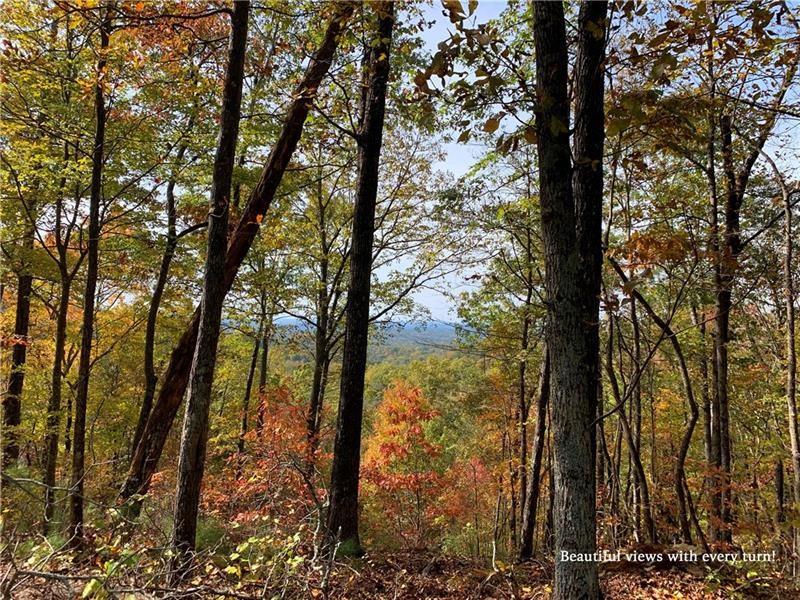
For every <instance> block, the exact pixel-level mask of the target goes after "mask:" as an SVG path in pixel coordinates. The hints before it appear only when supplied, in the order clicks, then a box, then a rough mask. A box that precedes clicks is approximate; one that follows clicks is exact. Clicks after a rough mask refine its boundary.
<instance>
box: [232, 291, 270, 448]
mask: <svg viewBox="0 0 800 600" xmlns="http://www.w3.org/2000/svg"><path fill="white" fill-rule="evenodd" d="M262 306H263V304H262ZM264 320H265V319H264V314H263V313H262V314H261V320H260V322H259V325H258V333H257V334H256V339H255V342H253V355H252V357H251V358H250V367H249V368H248V369H247V381H246V382H245V386H244V397H243V398H242V428H241V429H240V430H239V442H238V444H237V451H238V452H239V454H244V438H245V436H246V435H247V427H248V423H247V422H248V416H249V414H248V413H249V412H250V393H251V392H252V391H253V379H254V378H255V374H256V363H257V362H258V351H259V350H260V349H261V337H262V332H263V331H264Z"/></svg>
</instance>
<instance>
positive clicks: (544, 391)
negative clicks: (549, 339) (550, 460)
mask: <svg viewBox="0 0 800 600" xmlns="http://www.w3.org/2000/svg"><path fill="white" fill-rule="evenodd" d="M549 401H550V353H549V352H548V351H547V346H545V349H544V356H542V366H541V371H540V373H539V395H538V399H537V404H536V432H535V433H534V438H533V460H532V461H531V476H530V479H528V481H527V486H528V489H527V491H526V493H525V505H524V507H523V512H522V530H521V531H520V539H519V551H518V554H517V558H518V560H520V561H524V560H528V559H530V558H532V556H533V536H534V532H535V531H536V513H537V511H538V508H539V496H540V489H539V488H540V486H541V481H542V457H543V456H544V442H545V435H546V433H547V405H548V403H549Z"/></svg>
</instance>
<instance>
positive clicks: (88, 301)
mask: <svg viewBox="0 0 800 600" xmlns="http://www.w3.org/2000/svg"><path fill="white" fill-rule="evenodd" d="M101 10H102V12H103V16H102V22H101V24H100V51H99V53H98V56H99V58H98V60H97V81H96V83H95V90H94V105H95V106H94V108H95V134H94V147H93V150H92V179H91V184H90V197H89V232H88V233H89V240H88V242H87V255H86V261H87V262H86V287H85V289H84V294H83V327H82V330H81V350H80V358H79V362H78V382H77V386H76V392H75V423H74V434H73V439H72V477H71V481H70V490H69V506H70V521H69V523H70V524H69V535H70V540H71V541H70V544H71V545H72V546H73V547H78V546H80V545H82V544H83V490H84V483H85V482H84V476H85V460H86V457H85V452H86V404H87V401H88V398H89V374H90V373H89V372H90V370H91V362H92V338H93V337H94V308H95V295H96V292H97V277H98V258H99V257H98V250H99V246H100V203H101V202H102V195H103V164H104V161H105V156H104V150H105V138H106V104H105V96H104V92H103V79H104V77H105V74H106V73H105V71H106V51H107V49H108V42H109V36H110V34H111V12H110V10H109V8H108V7H105V8H102V9H101Z"/></svg>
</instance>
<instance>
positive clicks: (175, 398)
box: [120, 2, 354, 499]
mask: <svg viewBox="0 0 800 600" xmlns="http://www.w3.org/2000/svg"><path fill="white" fill-rule="evenodd" d="M353 10H354V4H353V3H352V2H341V3H338V4H337V7H336V11H335V13H334V14H333V16H332V17H331V20H330V22H329V23H328V27H327V30H326V32H325V35H324V37H323V40H322V42H321V43H320V46H319V48H318V50H317V52H316V54H315V56H314V58H313V59H312V60H311V61H310V63H309V65H308V67H307V69H306V73H305V75H304V77H303V79H302V81H301V82H300V84H299V85H298V87H297V88H296V90H295V92H294V94H293V98H294V100H293V102H292V103H291V105H290V106H289V110H288V112H287V115H286V118H285V119H284V123H283V127H282V129H281V133H280V135H279V136H278V140H277V141H276V143H275V145H274V147H273V149H272V152H271V154H270V156H269V158H268V159H267V163H266V165H265V166H264V170H263V171H262V173H261V178H260V179H259V182H258V184H257V185H256V187H255V188H254V189H253V191H252V193H251V194H250V199H249V200H248V202H247V205H246V207H245V209H244V211H243V213H242V216H241V218H240V219H239V222H238V224H237V225H236V228H235V229H234V232H233V234H232V236H231V240H230V243H229V244H228V251H227V255H226V261H225V270H224V287H225V290H226V292H227V290H229V289H230V287H231V285H232V284H233V280H234V279H235V278H236V273H237V272H238V270H239V266H240V265H241V263H242V260H244V257H245V256H246V255H247V252H248V250H249V249H250V246H251V245H252V243H253V240H254V239H255V237H256V235H257V234H258V230H259V221H260V219H261V218H263V215H264V214H265V213H266V211H267V210H268V209H269V206H270V204H271V203H272V199H273V198H274V197H275V192H276V190H277V189H278V186H279V185H280V182H281V179H282V178H283V174H284V172H285V171H286V168H287V166H288V165H289V160H290V159H291V157H292V154H293V153H294V150H295V148H296V147H297V143H298V142H299V140H300V136H301V134H302V131H303V125H304V123H305V120H306V117H307V116H308V113H309V111H310V109H311V105H312V102H313V100H314V98H315V97H316V94H317V89H318V87H319V85H320V83H321V81H322V79H323V77H324V76H325V75H326V74H327V72H328V70H329V68H330V65H331V62H332V60H333V56H334V53H335V51H336V48H337V46H338V39H339V36H340V34H341V33H342V31H343V30H344V28H345V24H346V23H347V21H348V20H349V18H350V16H351V15H352V13H353ZM199 322H200V311H199V308H198V309H196V310H195V313H194V315H193V316H192V319H191V321H190V322H189V324H188V326H187V328H186V330H185V331H184V332H183V335H182V336H181V338H180V340H178V343H177V344H176V346H175V348H174V349H173V351H172V355H171V356H170V361H169V365H168V366H167V369H166V371H165V372H164V375H163V381H162V384H161V389H160V390H159V393H158V397H157V398H156V402H155V404H154V405H153V410H152V411H151V414H150V417H149V418H148V420H147V425H146V426H145V429H144V432H143V434H142V439H141V441H140V443H139V445H138V446H137V448H136V452H135V453H134V456H133V460H132V461H131V466H130V469H129V471H128V476H127V478H126V481H125V483H124V484H123V487H122V489H121V491H120V496H121V497H122V498H124V499H129V498H131V497H132V496H134V495H136V494H144V493H146V492H147V489H148V488H149V486H150V480H151V478H152V476H153V473H155V470H156V467H157V465H158V460H159V458H160V457H161V452H162V450H163V449H164V443H165V442H166V439H167V436H168V434H169V431H170V428H171V427H172V422H173V421H174V419H175V415H176V413H177V411H178V407H179V406H180V404H181V400H182V399H183V394H184V392H185V391H186V386H187V384H188V380H189V371H190V367H191V360H192V356H193V354H192V352H193V349H194V347H195V344H196V342H197V331H198V327H199Z"/></svg>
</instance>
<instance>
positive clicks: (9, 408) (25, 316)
mask: <svg viewBox="0 0 800 600" xmlns="http://www.w3.org/2000/svg"><path fill="white" fill-rule="evenodd" d="M32 227H33V226H32ZM33 236H34V232H33V231H32V230H29V231H28V232H27V233H26V235H25V239H24V240H23V243H22V245H21V246H20V249H21V250H22V252H23V255H22V256H20V259H21V260H20V265H19V274H18V275H17V308H16V314H15V317H14V337H13V339H12V346H13V349H12V351H11V374H10V375H9V376H8V388H7V389H6V396H5V398H3V441H4V444H3V459H2V465H3V467H4V468H5V467H8V466H11V465H13V464H14V463H16V462H17V459H19V431H18V428H19V426H20V423H21V422H22V386H23V385H24V383H25V359H26V358H27V353H28V325H29V324H30V316H31V291H32V290H33V275H32V274H31V272H30V270H29V268H28V266H27V264H26V263H27V261H28V260H29V258H30V257H29V256H26V255H25V254H26V253H28V252H30V251H31V250H32V249H33Z"/></svg>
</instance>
